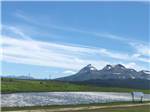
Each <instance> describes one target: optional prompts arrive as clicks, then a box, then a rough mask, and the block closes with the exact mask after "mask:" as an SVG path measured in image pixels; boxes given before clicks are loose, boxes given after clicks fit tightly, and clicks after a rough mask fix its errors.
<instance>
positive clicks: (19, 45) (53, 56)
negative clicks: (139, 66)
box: [2, 36, 140, 70]
mask: <svg viewBox="0 0 150 112" xmlns="http://www.w3.org/2000/svg"><path fill="white" fill-rule="evenodd" d="M2 45H3V61H7V62H13V63H21V64H30V65H39V66H50V67H57V68H64V69H70V70H79V69H80V68H82V67H83V66H85V65H87V64H89V63H91V64H93V65H95V66H96V67H98V68H102V67H103V66H105V65H106V64H109V63H111V62H107V61H102V60H100V59H94V57H91V58H84V59H83V58H82V56H83V57H86V56H87V55H89V54H93V53H94V54H97V55H99V56H103V55H104V56H106V57H107V58H114V59H119V60H123V61H130V60H131V58H129V57H131V56H129V55H127V54H119V53H117V54H115V53H112V52H110V51H108V50H106V49H99V48H97V49H96V48H86V47H79V46H70V45H63V44H57V43H50V42H41V41H36V40H32V41H31V40H24V39H16V38H12V37H7V36H3V42H2ZM138 61H140V60H139V59H138Z"/></svg>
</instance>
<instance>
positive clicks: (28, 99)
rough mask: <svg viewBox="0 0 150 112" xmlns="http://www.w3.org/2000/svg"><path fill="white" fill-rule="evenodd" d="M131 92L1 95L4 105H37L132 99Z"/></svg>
mask: <svg viewBox="0 0 150 112" xmlns="http://www.w3.org/2000/svg"><path fill="white" fill-rule="evenodd" d="M131 100H132V97H131V94H130V93H117V92H36V93H12V94H2V95H1V106H2V107H16V106H21V107H22V106H37V105H67V104H89V103H106V102H117V101H131ZM144 100H150V94H145V95H144Z"/></svg>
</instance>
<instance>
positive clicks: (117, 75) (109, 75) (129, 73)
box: [57, 64, 150, 81]
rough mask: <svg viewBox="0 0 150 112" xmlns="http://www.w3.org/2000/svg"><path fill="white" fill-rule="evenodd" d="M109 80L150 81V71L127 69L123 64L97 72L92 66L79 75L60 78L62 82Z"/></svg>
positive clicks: (82, 70)
mask: <svg viewBox="0 0 150 112" xmlns="http://www.w3.org/2000/svg"><path fill="white" fill-rule="evenodd" d="M95 79H101V80H107V79H115V80H116V79H118V80H120V79H121V80H122V79H144V80H150V71H144V70H143V71H139V72H138V71H136V70H134V69H130V68H126V67H125V66H123V65H121V64H117V65H114V66H113V65H106V66H105V67H104V68H103V69H101V70H97V69H96V68H95V67H94V66H92V65H91V64H89V65H87V66H85V67H84V68H82V69H81V70H80V71H79V72H78V73H76V74H74V75H71V76H68V77H63V78H58V79H57V80H61V81H87V80H95Z"/></svg>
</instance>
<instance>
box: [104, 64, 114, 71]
mask: <svg viewBox="0 0 150 112" xmlns="http://www.w3.org/2000/svg"><path fill="white" fill-rule="evenodd" d="M110 69H112V65H106V66H105V67H104V68H103V70H110Z"/></svg>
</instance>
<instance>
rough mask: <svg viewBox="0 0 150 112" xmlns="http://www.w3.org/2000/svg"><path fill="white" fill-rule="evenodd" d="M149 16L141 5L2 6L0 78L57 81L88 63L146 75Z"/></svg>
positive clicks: (66, 3) (47, 4)
mask: <svg viewBox="0 0 150 112" xmlns="http://www.w3.org/2000/svg"><path fill="white" fill-rule="evenodd" d="M148 16H149V4H148V3H146V2H3V3H2V47H1V48H2V49H3V54H2V58H1V62H2V72H1V75H27V74H29V73H30V74H31V76H34V77H37V78H48V77H49V74H51V76H52V78H56V77H62V76H67V75H71V74H73V73H75V72H77V71H78V70H79V69H81V68H82V67H84V66H85V65H87V64H89V63H91V64H92V65H94V66H95V67H97V68H98V69H101V68H103V67H104V66H105V65H106V64H118V63H121V64H123V65H125V66H126V67H128V68H135V69H136V70H138V71H139V70H142V69H147V70H149V69H150V67H149V62H150V59H149V56H150V49H149V28H148V27H149V25H150V23H149V17H148ZM2 49H1V50H2Z"/></svg>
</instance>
